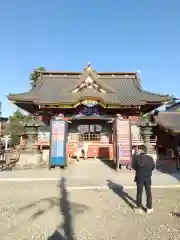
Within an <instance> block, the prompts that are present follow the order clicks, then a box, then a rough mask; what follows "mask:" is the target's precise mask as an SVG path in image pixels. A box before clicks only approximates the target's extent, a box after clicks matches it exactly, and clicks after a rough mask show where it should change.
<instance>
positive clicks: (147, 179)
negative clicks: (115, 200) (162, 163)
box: [133, 147, 155, 214]
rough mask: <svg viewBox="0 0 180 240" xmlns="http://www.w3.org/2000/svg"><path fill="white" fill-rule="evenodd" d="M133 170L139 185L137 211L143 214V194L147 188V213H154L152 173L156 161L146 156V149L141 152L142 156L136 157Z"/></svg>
mask: <svg viewBox="0 0 180 240" xmlns="http://www.w3.org/2000/svg"><path fill="white" fill-rule="evenodd" d="M133 169H134V170H135V171H136V174H135V179H134V181H135V182H136V185H137V197H136V202H137V211H139V212H140V213H142V194H143V188H144V187H145V191H146V196H147V205H146V207H147V213H148V214H150V213H152V212H153V208H152V192H151V177H152V171H153V170H154V169H155V164H154V160H153V158H152V157H150V156H149V155H147V154H146V149H145V147H144V149H141V150H140V154H139V155H137V156H136V158H135V159H134V162H133Z"/></svg>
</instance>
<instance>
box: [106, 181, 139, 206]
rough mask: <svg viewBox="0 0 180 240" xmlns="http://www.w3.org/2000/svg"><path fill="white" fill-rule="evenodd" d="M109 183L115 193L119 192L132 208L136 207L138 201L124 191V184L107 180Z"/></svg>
mask: <svg viewBox="0 0 180 240" xmlns="http://www.w3.org/2000/svg"><path fill="white" fill-rule="evenodd" d="M107 185H108V187H109V189H111V190H112V191H113V192H114V193H115V194H117V195H118V196H119V197H120V198H121V199H122V200H123V201H124V202H125V203H126V204H127V205H128V206H129V207H130V208H131V209H134V208H135V207H136V201H135V200H134V198H132V197H131V196H130V195H129V194H128V193H126V192H124V190H123V186H121V185H119V184H117V183H114V182H112V181H111V180H107Z"/></svg>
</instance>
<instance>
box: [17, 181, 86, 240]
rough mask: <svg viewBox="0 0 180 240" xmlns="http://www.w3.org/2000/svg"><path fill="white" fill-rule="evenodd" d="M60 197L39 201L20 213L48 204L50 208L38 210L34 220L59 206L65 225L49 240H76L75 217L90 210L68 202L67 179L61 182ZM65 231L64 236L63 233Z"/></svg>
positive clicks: (24, 208)
mask: <svg viewBox="0 0 180 240" xmlns="http://www.w3.org/2000/svg"><path fill="white" fill-rule="evenodd" d="M60 196H61V198H57V197H54V198H52V197H51V198H43V199H40V200H39V201H35V202H33V203H32V204H29V205H27V206H24V207H22V208H20V209H19V211H18V213H22V212H24V211H26V210H28V209H31V208H34V207H37V206H38V204H41V203H48V207H46V208H44V209H42V208H41V210H37V211H36V212H35V214H33V215H32V216H31V218H32V219H33V220H35V219H36V218H38V217H40V216H42V215H43V214H45V213H47V212H48V211H50V210H51V209H52V208H54V207H56V206H59V207H60V214H62V215H63V220H64V221H63V224H62V225H59V226H58V227H57V228H56V230H55V231H54V233H53V234H52V235H51V236H50V237H48V238H47V240H63V239H64V240H65V239H68V240H74V239H75V234H74V228H73V217H74V216H75V215H77V214H81V213H84V211H85V210H89V208H88V207H87V206H85V205H83V204H78V203H73V202H69V200H68V191H67V189H66V179H65V178H64V177H63V178H61V180H60ZM62 231H63V234H62V233H61V232H62Z"/></svg>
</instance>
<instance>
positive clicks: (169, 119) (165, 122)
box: [154, 112, 180, 133]
mask: <svg viewBox="0 0 180 240" xmlns="http://www.w3.org/2000/svg"><path fill="white" fill-rule="evenodd" d="M154 118H155V121H156V123H157V124H159V125H160V126H162V127H163V128H165V129H167V130H170V131H172V132H175V133H180V112H161V113H158V115H156V116H155V117H154Z"/></svg>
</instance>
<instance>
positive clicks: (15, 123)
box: [4, 109, 31, 145]
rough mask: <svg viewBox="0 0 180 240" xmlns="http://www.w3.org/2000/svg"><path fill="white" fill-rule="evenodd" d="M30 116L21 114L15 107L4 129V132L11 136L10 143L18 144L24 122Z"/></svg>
mask: <svg viewBox="0 0 180 240" xmlns="http://www.w3.org/2000/svg"><path fill="white" fill-rule="evenodd" d="M29 118H31V116H29V115H25V114H23V113H22V112H21V111H20V110H19V109H17V110H16V111H15V112H14V114H13V115H12V116H11V117H9V122H8V123H7V125H6V128H5V129H4V134H8V135H10V136H11V140H12V144H15V145H16V144H19V142H20V136H21V135H22V134H23V133H24V131H25V129H24V123H25V122H26V121H27V120H28V119H29Z"/></svg>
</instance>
